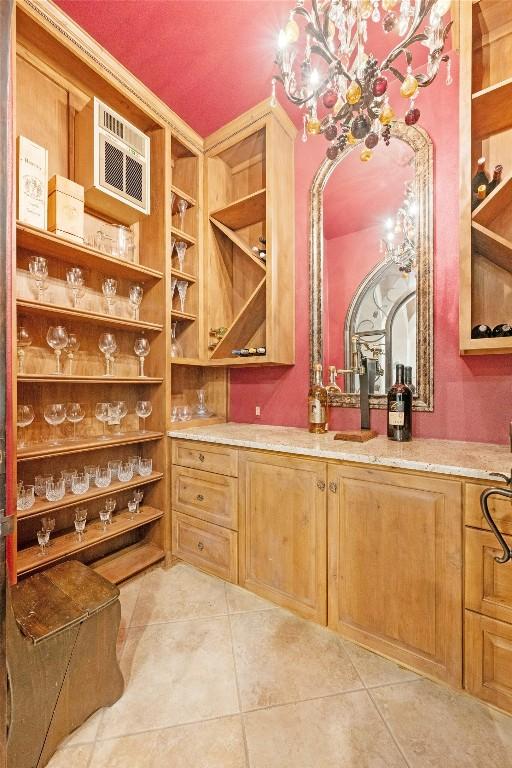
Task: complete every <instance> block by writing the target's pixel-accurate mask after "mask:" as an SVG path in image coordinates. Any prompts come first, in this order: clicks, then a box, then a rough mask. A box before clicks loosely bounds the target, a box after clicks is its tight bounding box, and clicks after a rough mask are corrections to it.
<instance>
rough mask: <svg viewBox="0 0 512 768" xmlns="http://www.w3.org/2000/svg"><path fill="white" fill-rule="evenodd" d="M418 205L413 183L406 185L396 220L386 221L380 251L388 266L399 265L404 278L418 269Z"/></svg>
mask: <svg viewBox="0 0 512 768" xmlns="http://www.w3.org/2000/svg"><path fill="white" fill-rule="evenodd" d="M417 218H418V203H417V200H416V195H415V194H414V189H413V182H411V181H409V182H406V184H405V197H404V200H403V203H402V205H401V206H400V208H399V209H398V211H397V213H396V216H395V219H394V220H393V219H391V218H390V219H388V220H387V221H386V225H385V226H386V234H385V236H384V237H383V238H382V239H381V241H380V251H381V253H383V254H384V261H385V262H386V263H387V264H397V266H398V270H399V272H401V273H402V277H407V275H409V274H410V273H411V272H412V271H413V270H414V269H416V231H417V227H416V223H417Z"/></svg>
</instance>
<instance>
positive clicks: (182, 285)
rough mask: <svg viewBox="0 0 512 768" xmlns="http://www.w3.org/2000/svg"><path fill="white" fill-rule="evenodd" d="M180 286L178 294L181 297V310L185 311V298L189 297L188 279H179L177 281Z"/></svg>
mask: <svg viewBox="0 0 512 768" xmlns="http://www.w3.org/2000/svg"><path fill="white" fill-rule="evenodd" d="M176 285H177V287H178V296H179V297H180V306H181V311H182V312H184V311H185V299H186V297H187V289H188V282H187V281H186V280H178V282H177V283H176Z"/></svg>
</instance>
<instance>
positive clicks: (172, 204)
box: [171, 192, 176, 214]
mask: <svg viewBox="0 0 512 768" xmlns="http://www.w3.org/2000/svg"><path fill="white" fill-rule="evenodd" d="M175 200H176V192H171V214H172V213H173V211H174V201H175Z"/></svg>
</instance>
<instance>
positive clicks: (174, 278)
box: [171, 277, 178, 301]
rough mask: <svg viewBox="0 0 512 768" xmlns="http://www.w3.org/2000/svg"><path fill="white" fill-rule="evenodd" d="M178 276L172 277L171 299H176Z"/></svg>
mask: <svg viewBox="0 0 512 768" xmlns="http://www.w3.org/2000/svg"><path fill="white" fill-rule="evenodd" d="M177 282H178V278H177V277H171V301H172V300H173V299H174V291H175V290H176V283H177Z"/></svg>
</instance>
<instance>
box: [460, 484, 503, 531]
mask: <svg viewBox="0 0 512 768" xmlns="http://www.w3.org/2000/svg"><path fill="white" fill-rule="evenodd" d="M490 487H491V486H490V485H489V486H486V485H477V484H476V483H466V491H465V520H466V525H472V526H473V527H474V528H486V529H487V530H489V526H488V525H487V521H486V519H485V517H484V516H483V514H482V510H481V509H480V496H481V494H482V491H484V490H485V489H486V488H490ZM503 487H505V486H503ZM489 512H490V513H491V515H492V516H493V518H494V520H495V522H496V525H497V526H498V528H499V529H500V531H501V532H502V533H510V534H512V500H509V499H503V498H500V497H499V496H491V498H490V499H489Z"/></svg>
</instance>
